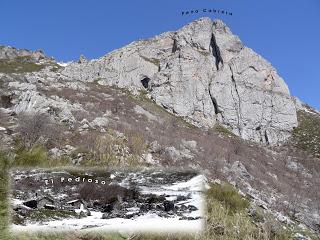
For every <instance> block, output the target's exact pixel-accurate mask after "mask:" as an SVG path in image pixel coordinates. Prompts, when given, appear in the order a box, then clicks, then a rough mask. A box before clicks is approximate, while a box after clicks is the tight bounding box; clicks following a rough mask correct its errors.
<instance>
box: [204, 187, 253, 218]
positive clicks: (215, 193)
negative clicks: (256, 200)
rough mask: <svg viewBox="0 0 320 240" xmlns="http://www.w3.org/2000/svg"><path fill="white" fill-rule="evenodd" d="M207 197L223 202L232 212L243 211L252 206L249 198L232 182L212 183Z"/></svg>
mask: <svg viewBox="0 0 320 240" xmlns="http://www.w3.org/2000/svg"><path fill="white" fill-rule="evenodd" d="M207 197H208V198H209V200H210V199H215V200H217V201H219V202H220V203H221V204H223V205H224V206H225V207H226V208H227V209H228V210H229V211H230V213H231V214H233V213H235V212H238V211H242V210H244V209H246V208H248V207H249V206H250V203H249V201H248V200H247V199H245V198H243V197H242V196H241V195H240V194H239V193H238V192H237V190H236V189H235V188H234V187H233V186H232V185H230V184H228V183H224V184H221V185H220V184H212V185H211V188H210V189H209V190H208V191H207Z"/></svg>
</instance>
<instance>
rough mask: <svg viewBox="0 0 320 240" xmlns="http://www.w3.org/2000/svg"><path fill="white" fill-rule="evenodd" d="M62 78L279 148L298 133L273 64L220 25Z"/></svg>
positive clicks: (196, 27) (139, 45)
mask: <svg viewBox="0 0 320 240" xmlns="http://www.w3.org/2000/svg"><path fill="white" fill-rule="evenodd" d="M61 74H62V75H63V76H64V77H67V78H71V79H78V80H80V81H88V82H97V83H98V84H102V85H116V86H118V87H125V88H127V89H129V90H131V91H132V92H133V93H137V92H138V91H140V90H142V89H144V90H145V91H148V92H149V94H148V95H149V96H150V97H151V98H152V99H153V100H154V101H155V102H156V103H157V104H159V105H160V106H163V107H164V108H165V109H167V110H168V111H170V112H172V113H175V114H177V115H179V116H182V117H184V118H185V119H186V120H188V121H189V122H191V123H193V124H195V125H197V126H200V127H204V128H211V127H213V126H214V125H215V124H216V123H217V122H219V123H220V124H222V125H224V126H225V127H227V128H228V129H229V130H230V131H232V132H233V133H234V134H236V135H238V136H240V137H242V138H243V139H247V140H251V141H255V142H261V143H265V144H271V145H273V144H278V143H281V142H282V141H285V140H286V139H288V137H289V136H290V134H291V131H292V130H293V128H294V127H296V126H297V115H296V106H295V103H294V101H293V99H292V98H291V96H290V93H289V90H288V87H287V85H286V84H285V82H284V81H283V79H282V78H281V77H280V76H279V75H278V74H277V72H276V70H275V69H274V68H273V67H272V66H271V64H270V63H269V62H268V61H266V60H265V59H263V58H262V57H261V56H259V55H258V54H256V53H255V52H254V51H253V50H252V49H250V48H247V47H245V46H244V45H243V44H242V42H241V41H240V39H239V38H238V37H237V36H236V35H234V34H232V32H231V31H230V29H229V28H228V27H227V26H226V25H225V24H224V23H223V22H222V21H220V20H215V21H212V20H211V19H209V18H201V19H199V20H197V21H194V22H192V23H190V24H188V25H186V26H184V27H183V28H181V29H179V30H178V31H176V32H167V33H163V34H160V35H158V36H155V37H154V38H150V39H147V40H141V41H137V42H133V43H131V44H129V45H127V46H125V47H123V48H121V49H117V50H115V51H113V52H111V53H109V54H107V55H106V56H104V57H102V58H100V59H98V60H93V61H83V62H81V63H71V64H69V65H68V66H66V67H65V68H64V69H63V70H62V71H61Z"/></svg>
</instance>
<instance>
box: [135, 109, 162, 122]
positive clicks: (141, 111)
mask: <svg viewBox="0 0 320 240" xmlns="http://www.w3.org/2000/svg"><path fill="white" fill-rule="evenodd" d="M134 111H135V113H137V114H140V115H144V116H146V117H147V119H148V120H150V121H157V122H162V121H161V120H160V119H158V118H157V117H156V116H155V115H153V114H152V113H150V112H149V111H147V110H145V109H144V108H142V107H140V106H139V105H136V106H135V107H134Z"/></svg>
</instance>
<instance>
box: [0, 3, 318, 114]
mask: <svg viewBox="0 0 320 240" xmlns="http://www.w3.org/2000/svg"><path fill="white" fill-rule="evenodd" d="M203 8H207V9H209V8H211V9H212V8H215V9H224V10H227V11H231V12H232V13H233V15H232V16H226V15H221V14H213V13H207V14H193V15H188V16H181V12H182V11H186V10H192V9H200V10H201V9H203ZM0 9H1V14H0V29H1V30H0V44H2V45H10V46H14V47H17V48H27V49H31V50H36V49H43V50H44V51H45V52H46V54H47V55H49V56H53V57H54V58H55V59H57V60H59V61H70V60H75V59H78V58H79V56H80V54H84V55H85V56H87V57H88V58H98V57H100V56H102V55H104V54H106V53H107V52H110V51H111V50H113V49H115V48H119V47H122V46H124V45H126V44H128V43H130V42H132V41H134V40H138V39H142V38H147V37H152V36H154V35H156V34H159V33H162V32H164V31H170V30H176V29H178V28H180V27H182V26H183V25H185V24H186V23H188V22H190V21H192V20H194V19H197V18H200V17H202V16H208V17H211V18H212V19H215V18H220V19H222V20H223V21H224V22H226V23H227V24H228V25H229V27H230V28H231V30H232V31H233V32H234V33H235V34H237V35H239V37H240V38H241V40H242V41H243V42H244V43H245V44H246V45H247V46H248V47H250V48H253V49H254V50H255V51H256V52H257V53H259V54H261V55H262V56H263V57H264V58H266V59H267V60H269V61H270V62H271V63H272V65H273V66H274V67H275V68H276V69H277V70H278V72H279V74H280V75H281V76H282V77H283V78H284V79H285V81H286V82H287V84H288V85H289V88H290V91H291V94H292V95H295V96H298V97H299V98H300V99H301V100H303V101H304V102H306V103H308V104H310V105H312V106H314V107H316V108H317V109H320V93H319V90H320V78H319V68H320V56H319V55H320V1H319V0H290V1H279V0H259V1H257V0H161V1H152V0H116V1H111V0H110V1H108V0H95V1H89V0H55V1H43V0H28V1H23V0H21V1H18V0H2V1H1V2H0Z"/></svg>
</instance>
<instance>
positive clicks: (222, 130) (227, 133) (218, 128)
mask: <svg viewBox="0 0 320 240" xmlns="http://www.w3.org/2000/svg"><path fill="white" fill-rule="evenodd" d="M213 131H214V132H216V133H218V134H221V135H223V136H226V137H237V136H236V135H235V134H234V133H233V132H231V131H230V130H229V129H227V128H226V127H224V126H222V125H221V124H219V123H216V124H215V125H214V127H213Z"/></svg>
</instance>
